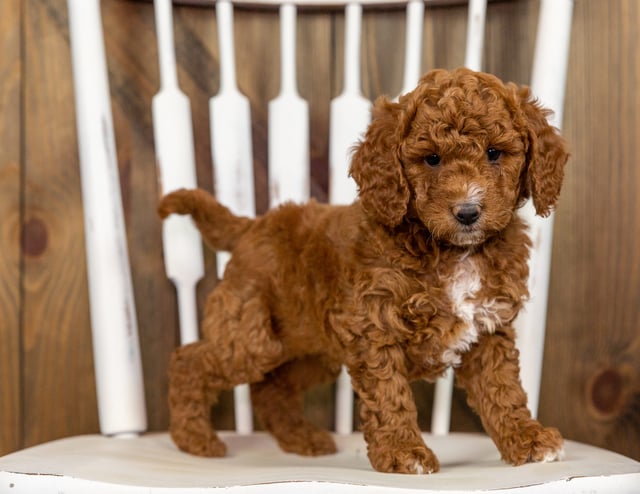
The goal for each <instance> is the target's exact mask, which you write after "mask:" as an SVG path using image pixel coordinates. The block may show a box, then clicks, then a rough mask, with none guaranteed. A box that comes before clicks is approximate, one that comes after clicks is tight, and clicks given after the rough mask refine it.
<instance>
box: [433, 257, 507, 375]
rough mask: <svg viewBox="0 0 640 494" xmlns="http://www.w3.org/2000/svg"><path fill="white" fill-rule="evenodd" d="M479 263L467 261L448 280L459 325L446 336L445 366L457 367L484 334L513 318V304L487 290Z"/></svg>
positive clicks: (467, 259)
mask: <svg viewBox="0 0 640 494" xmlns="http://www.w3.org/2000/svg"><path fill="white" fill-rule="evenodd" d="M484 285H485V281H484V280H483V277H482V273H481V272H480V269H479V267H478V265H477V263H476V262H475V261H474V260H473V259H472V258H464V259H462V260H461V261H460V262H459V263H458V264H456V266H455V268H454V269H453V272H452V274H451V275H450V277H449V278H448V280H446V292H447V295H448V297H449V302H450V308H451V312H452V314H453V316H454V320H455V323H454V324H453V326H452V328H451V330H450V332H449V333H448V334H447V335H445V341H444V342H443V343H444V346H445V350H444V352H443V353H442V356H441V359H442V363H444V364H446V365H451V366H457V365H460V363H461V356H462V354H463V353H465V352H467V351H468V350H469V349H470V348H471V346H472V345H473V344H474V343H476V342H477V341H478V338H479V337H480V335H481V334H483V333H493V332H494V331H495V329H496V328H497V327H499V326H501V325H502V324H504V323H505V322H506V320H508V319H511V317H512V315H513V310H514V308H513V303H512V302H510V301H509V300H508V299H506V298H504V297H500V296H499V294H496V293H491V291H490V290H487V289H486V287H485V286H484Z"/></svg>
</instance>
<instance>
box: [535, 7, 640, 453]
mask: <svg viewBox="0 0 640 494" xmlns="http://www.w3.org/2000/svg"><path fill="white" fill-rule="evenodd" d="M574 18H575V20H574V25H573V37H572V45H571V59H570V68H569V80H568V87H567V102H566V111H565V118H564V132H565V134H566V136H567V138H568V139H569V142H570V144H571V150H572V155H573V157H572V159H571V162H570V165H569V167H568V169H567V178H566V182H565V187H564V191H563V195H562V197H561V201H560V206H559V209H558V213H557V215H556V225H555V231H556V236H555V242H554V260H553V269H552V280H551V296H550V305H549V316H548V317H549V319H548V321H549V323H548V331H547V339H546V348H545V366H544V373H543V382H542V396H541V410H540V416H541V418H542V419H544V420H545V421H547V422H550V423H555V424H556V425H558V427H560V429H561V430H562V431H563V432H564V433H565V434H566V435H567V437H570V438H573V439H577V440H581V441H585V442H589V443H593V444H597V445H600V446H604V447H608V448H612V449H615V450H617V451H620V452H622V453H625V454H627V455H631V456H633V457H635V458H640V365H639V362H640V326H639V322H638V321H640V306H639V304H638V300H640V250H639V249H638V245H639V244H640V199H639V195H638V190H640V168H639V167H638V157H639V156H640V121H639V117H638V113H639V112H640V97H639V96H638V87H640V63H639V61H638V58H637V53H638V51H639V50H640V32H639V29H640V6H639V5H638V2H636V1H635V0H620V1H615V2H605V1H587V0H582V1H578V2H576V3H575V15H574Z"/></svg>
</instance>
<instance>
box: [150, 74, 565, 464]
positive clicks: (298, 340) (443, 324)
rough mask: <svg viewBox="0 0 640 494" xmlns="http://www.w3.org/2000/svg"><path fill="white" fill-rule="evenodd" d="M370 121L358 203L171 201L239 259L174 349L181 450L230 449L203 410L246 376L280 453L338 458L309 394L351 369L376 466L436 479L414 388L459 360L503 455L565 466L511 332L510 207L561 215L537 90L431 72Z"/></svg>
mask: <svg viewBox="0 0 640 494" xmlns="http://www.w3.org/2000/svg"><path fill="white" fill-rule="evenodd" d="M373 117H374V118H373V122H372V123H371V125H370V127H369V129H368V131H367V133H366V136H365V137H364V140H363V142H361V143H360V144H359V146H358V148H357V150H356V153H355V155H354V158H353V163H352V168H351V174H352V175H353V177H354V179H355V180H356V182H357V184H358V186H359V200H358V201H357V202H355V203H354V204H353V205H350V206H328V205H322V204H318V203H316V202H314V201H311V202H310V203H308V204H306V205H294V204H285V205H283V206H281V207H279V208H277V209H274V210H271V211H269V212H268V213H266V214H265V215H264V216H261V217H259V218H256V219H255V220H251V219H247V218H236V217H234V216H233V215H232V214H231V213H230V212H229V211H228V210H227V209H226V208H224V207H223V206H221V205H220V204H218V203H217V202H216V201H215V199H213V198H212V197H211V196H209V195H208V194H207V193H205V192H203V191H201V190H192V191H187V190H182V191H177V192H174V193H172V194H170V195H168V196H167V197H165V198H164V199H163V200H162V202H161V204H160V206H159V211H160V214H161V216H162V217H166V216H167V215H169V214H171V213H174V212H175V213H180V214H191V215H192V216H193V218H194V220H195V222H196V224H197V225H198V227H199V228H200V230H201V231H202V233H203V235H204V237H205V239H206V240H207V242H208V243H209V244H210V245H211V246H212V248H214V249H217V250H220V249H228V250H231V251H232V254H233V256H232V259H231V261H230V263H229V264H228V266H227V269H226V272H225V275H224V279H223V280H222V281H221V282H220V284H219V285H218V286H217V287H216V289H215V290H214V291H213V292H212V293H211V295H210V297H209V300H208V303H207V307H206V316H205V319H204V321H203V323H202V336H203V339H202V341H200V342H197V343H193V344H191V345H187V346H184V347H181V348H178V349H177V350H176V351H175V353H174V355H173V359H172V362H171V366H170V394H169V397H170V408H171V425H170V429H171V434H172V437H173V439H174V441H175V442H176V444H177V445H178V446H179V447H180V448H181V449H183V450H185V451H188V452H191V453H194V454H198V455H204V456H221V455H223V454H224V453H225V446H224V444H223V443H222V442H221V441H220V439H219V438H218V437H217V435H216V433H215V430H214V428H213V426H212V424H211V420H210V415H209V414H210V406H211V404H212V403H213V402H215V400H216V399H217V396H218V394H219V392H220V391H221V390H223V389H229V388H231V387H232V386H234V385H236V384H240V383H247V382H248V383H252V386H251V391H252V396H253V401H254V404H255V409H256V414H257V415H258V417H259V418H260V420H261V421H262V422H263V424H264V425H265V427H266V428H267V429H268V430H269V431H270V432H271V433H272V434H273V435H274V436H275V437H276V439H277V440H278V442H279V444H280V445H281V447H282V448H283V449H285V450H286V451H291V452H296V453H299V454H304V455H317V454H325V453H330V452H333V451H335V445H334V444H333V441H332V440H331V436H330V435H329V434H328V433H326V432H324V431H320V430H318V429H317V428H315V427H314V426H313V425H311V424H310V423H309V422H308V421H307V420H306V419H305V418H304V416H303V413H302V398H301V396H302V393H303V392H304V390H305V389H307V388H308V387H310V386H312V385H313V384H316V383H319V382H326V381H331V380H333V379H335V377H336V376H337V374H338V371H339V369H340V365H341V364H346V366H347V368H348V370H349V372H350V374H351V378H352V381H353V385H354V388H355V390H356V391H357V393H358V395H359V397H360V416H361V418H362V427H363V430H364V435H365V439H366V441H367V444H368V454H369V458H370V460H371V464H372V465H373V467H374V468H376V469H377V470H380V471H383V472H404V473H427V472H435V471H437V470H438V468H439V465H438V460H437V458H436V457H435V455H434V454H433V453H432V452H431V450H429V448H428V447H427V446H426V445H425V443H424V441H423V439H422V436H421V433H420V430H419V428H418V424H417V420H416V415H417V412H416V407H415V403H414V400H413V396H412V394H411V389H410V387H409V383H410V381H412V380H415V379H428V380H434V379H436V378H437V377H438V376H440V375H442V373H443V372H444V371H445V369H446V368H447V367H449V366H453V367H454V369H455V372H456V375H457V378H458V384H459V385H461V386H462V387H464V388H465V389H466V391H467V395H468V401H469V404H470V405H471V406H472V407H473V409H474V410H475V411H476V412H477V413H478V414H479V416H480V418H481V419H482V422H483V424H484V427H485V429H486V430H487V432H488V434H489V435H490V436H491V437H492V438H493V440H494V441H495V443H496V446H497V447H498V449H499V450H500V453H501V455H502V457H503V458H504V460H505V461H507V462H510V463H513V464H516V465H519V464H521V463H524V462H527V461H549V460H554V459H557V458H558V457H559V456H560V453H561V449H562V437H561V436H560V434H559V433H558V432H557V430H555V429H552V428H543V427H542V426H541V425H540V424H539V423H538V422H537V421H535V420H533V419H532V417H531V414H530V413H529V411H528V410H527V408H526V395H525V393H524V391H523V389H522V386H521V384H520V379H519V367H518V352H517V350H516V348H515V345H514V331H513V329H512V322H513V320H514V318H515V317H516V315H517V313H518V311H519V310H520V309H521V307H522V304H523V301H524V300H525V298H526V297H527V276H528V267H527V258H528V251H529V247H530V241H529V239H528V237H527V235H526V227H525V225H524V224H523V223H522V221H521V220H520V219H519V218H518V216H517V215H516V211H517V209H518V207H520V206H521V205H522V204H523V202H524V201H525V200H526V199H527V198H529V197H531V198H532V200H533V203H534V205H535V207H536V210H537V212H538V214H540V215H547V214H549V212H550V210H551V209H552V208H553V206H554V205H555V202H556V200H557V197H558V194H559V191H560V185H561V183H562V170H563V167H564V164H565V162H566V160H567V152H566V150H565V145H564V142H563V140H562V139H561V138H560V137H559V135H558V134H557V132H556V131H555V129H553V128H552V127H550V126H549V125H548V124H547V122H546V118H545V117H546V111H545V110H543V109H542V108H541V107H540V106H539V105H538V104H537V103H536V102H535V101H534V100H532V98H531V95H530V93H529V91H528V90H527V89H526V88H519V87H517V86H515V85H513V84H506V85H505V84H503V83H502V82H501V81H499V80H498V79H497V78H495V77H493V76H490V75H487V74H482V73H475V72H471V71H468V70H465V69H459V70H455V71H453V72H446V71H433V72H429V73H428V74H426V75H425V76H424V77H423V78H422V80H421V81H420V83H419V85H418V87H417V88H416V89H415V90H414V91H413V92H411V93H409V94H406V95H404V96H402V97H401V98H400V100H399V102H397V103H394V102H391V101H388V100H387V99H385V98H380V99H379V100H378V101H376V104H375V108H374V112H373Z"/></svg>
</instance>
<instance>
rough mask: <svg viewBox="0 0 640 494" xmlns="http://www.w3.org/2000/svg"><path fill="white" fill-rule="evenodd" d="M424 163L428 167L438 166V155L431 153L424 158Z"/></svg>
mask: <svg viewBox="0 0 640 494" xmlns="http://www.w3.org/2000/svg"><path fill="white" fill-rule="evenodd" d="M424 162H425V163H426V164H427V165H429V166H438V165H439V164H440V155H439V154H436V153H433V154H429V155H427V156H425V158H424Z"/></svg>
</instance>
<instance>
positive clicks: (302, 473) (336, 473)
mask: <svg viewBox="0 0 640 494" xmlns="http://www.w3.org/2000/svg"><path fill="white" fill-rule="evenodd" d="M221 438H222V439H223V440H224V441H225V442H226V443H227V445H228V451H229V454H228V456H227V457H226V458H199V457H194V456H191V455H188V454H185V453H182V452H180V451H178V450H177V449H176V447H175V446H174V445H173V443H172V442H171V440H170V438H169V437H168V435H167V434H155V433H154V434H146V435H144V436H142V437H140V438H137V439H132V440H126V439H109V438H105V437H103V436H96V435H94V436H79V437H76V438H70V439H63V440H60V441H54V442H51V443H48V444H45V445H42V446H37V447H35V448H31V449H27V450H24V451H21V452H19V453H14V454H12V455H9V456H6V457H4V458H0V492H8V493H11V494H27V493H29V494H31V493H34V494H49V493H51V494H58V493H61V492H64V493H65V494H85V493H87V492H91V493H92V494H102V493H126V494H142V493H145V494H150V493H154V494H160V493H162V494H166V493H169V492H189V493H193V494H195V493H198V494H201V493H202V494H204V493H210V492H225V493H227V492H230V493H274V494H275V493H278V494H280V493H289V492H291V493H300V492H305V493H307V492H309V493H321V492H322V493H374V494H382V493H385V494H387V493H388V494H391V493H394V494H411V493H430V494H434V493H449V494H451V493H462V492H465V493H473V492H476V493H479V492H486V491H487V490H499V492H500V493H501V494H505V493H516V492H517V493H538V492H545V493H558V494H560V493H561V494H568V493H569V494H570V493H585V492H590V493H592V492H599V493H611V494H625V493H627V494H631V493H634V494H636V493H637V492H638V490H637V489H638V486H639V485H640V464H639V463H638V462H634V461H633V460H630V459H628V458H625V457H624V456H620V455H618V454H615V453H611V452H608V451H605V450H602V449H598V448H594V447H592V446H586V445H583V444H580V443H574V442H567V444H566V448H565V449H566V458H565V461H563V462H558V463H537V464H527V465H524V466H522V467H517V468H516V467H512V466H510V465H506V464H504V463H503V462H502V461H501V460H500V455H499V454H498V452H497V450H496V449H495V446H494V445H493V443H492V442H491V441H490V440H489V439H488V438H487V437H486V436H484V435H481V434H461V433H452V434H450V435H449V436H430V435H428V434H425V436H424V438H425V440H426V442H427V443H428V444H429V445H430V446H431V448H432V449H433V451H434V452H435V453H436V454H437V455H438V457H439V458H440V463H441V471H440V472H439V473H437V474H434V475H402V474H383V473H378V472H375V471H374V470H373V469H372V468H371V466H370V465H369V461H368V459H367V456H366V445H365V443H364V439H363V438H362V435H361V434H353V435H348V436H340V435H336V436H335V440H336V442H337V444H338V447H339V452H338V453H337V454H335V455H328V456H321V457H316V458H305V457H300V456H297V455H292V454H287V453H283V452H282V451H281V450H280V449H279V448H278V446H277V444H276V443H275V441H274V440H273V438H271V436H269V435H268V434H266V433H256V434H253V435H250V436H238V435H236V434H233V433H226V434H225V433H221ZM88 451H90V452H91V454H90V455H88V454H87V452H88ZM594 472H598V473H597V475H596V476H594ZM34 473H36V474H37V475H34ZM614 475H615V477H614ZM9 486H12V487H9Z"/></svg>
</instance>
